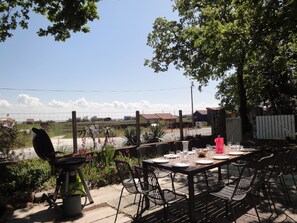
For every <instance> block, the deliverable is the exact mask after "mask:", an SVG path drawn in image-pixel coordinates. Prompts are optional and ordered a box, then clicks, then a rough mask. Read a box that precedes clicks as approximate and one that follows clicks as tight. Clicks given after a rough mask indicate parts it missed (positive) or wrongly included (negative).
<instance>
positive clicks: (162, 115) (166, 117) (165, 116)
mask: <svg viewBox="0 0 297 223" xmlns="http://www.w3.org/2000/svg"><path fill="white" fill-rule="evenodd" d="M155 115H157V116H158V117H160V119H163V120H176V118H177V117H176V116H175V115H172V114H170V113H156V114H155Z"/></svg>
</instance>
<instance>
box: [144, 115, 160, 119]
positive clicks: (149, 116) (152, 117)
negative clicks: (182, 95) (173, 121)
mask: <svg viewBox="0 0 297 223" xmlns="http://www.w3.org/2000/svg"><path fill="white" fill-rule="evenodd" d="M140 116H142V117H143V118H145V119H160V118H159V116H157V115H156V114H140Z"/></svg>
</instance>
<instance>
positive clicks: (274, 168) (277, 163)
mask: <svg viewBox="0 0 297 223" xmlns="http://www.w3.org/2000/svg"><path fill="white" fill-rule="evenodd" d="M289 152H290V151H289V150H285V151H278V152H276V153H275V154H274V159H273V163H272V165H271V166H270V168H269V171H270V174H271V177H272V178H273V177H277V176H279V175H280V174H282V173H283V172H284V170H285V167H286V164H287V162H288V158H289Z"/></svg>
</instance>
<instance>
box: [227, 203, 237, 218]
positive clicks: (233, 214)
mask: <svg viewBox="0 0 297 223" xmlns="http://www.w3.org/2000/svg"><path fill="white" fill-rule="evenodd" d="M228 203H229V202H227V207H228ZM230 208H231V212H232V216H233V219H234V222H235V223H236V216H235V213H234V210H233V207H232V204H231V201H230ZM227 214H228V209H227Z"/></svg>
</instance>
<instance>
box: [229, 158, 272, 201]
mask: <svg viewBox="0 0 297 223" xmlns="http://www.w3.org/2000/svg"><path fill="white" fill-rule="evenodd" d="M272 157H273V154H271V155H269V156H266V157H263V158H261V159H260V160H259V161H251V162H249V163H247V165H245V166H244V167H243V168H242V170H241V172H240V176H239V179H238V182H237V184H236V186H235V190H234V193H233V196H232V199H234V200H241V199H242V198H244V197H245V196H246V195H247V193H248V192H249V191H250V190H251V189H252V187H253V186H255V185H254V183H255V182H257V184H258V183H260V181H262V180H264V179H265V176H266V174H267V169H268V166H269V164H270V163H271V162H272Z"/></svg>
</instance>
